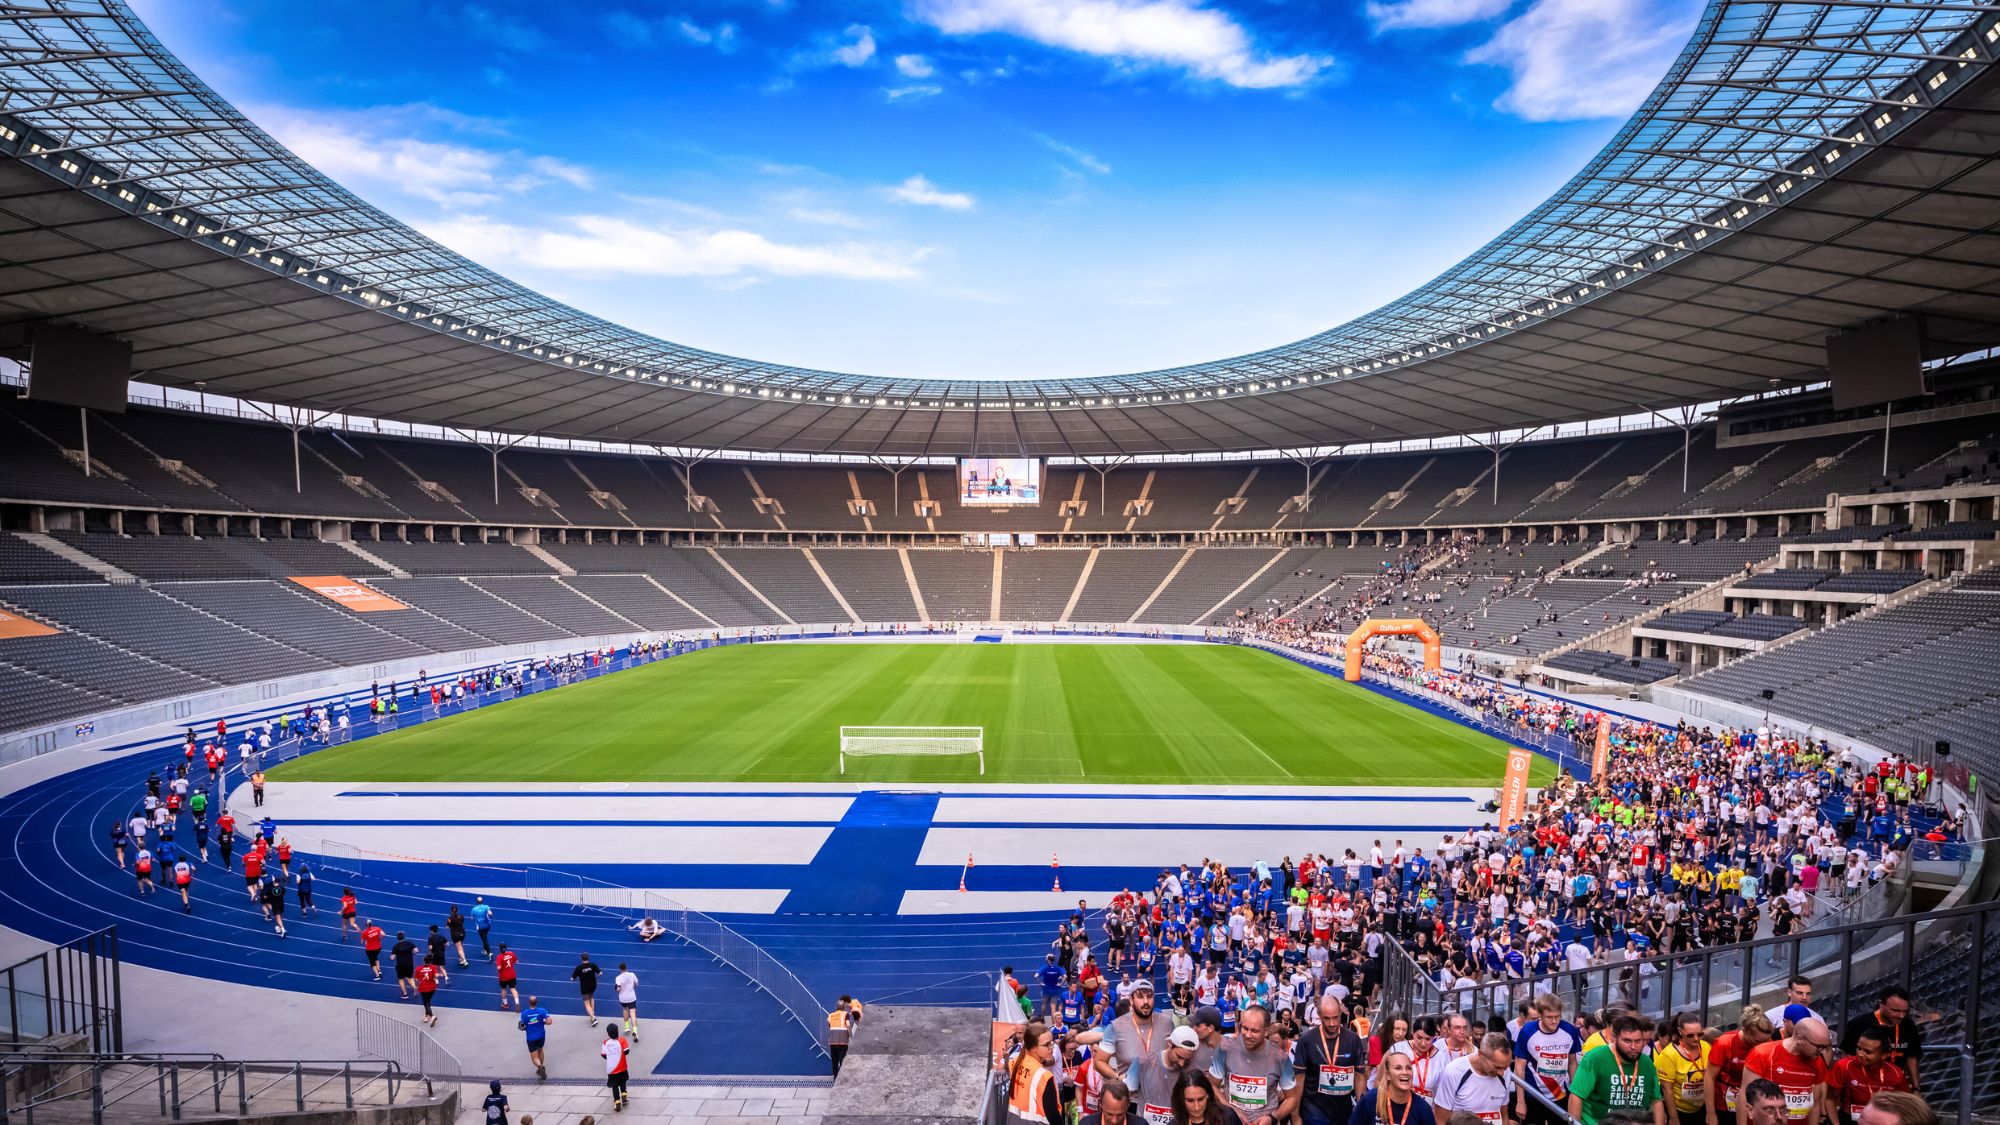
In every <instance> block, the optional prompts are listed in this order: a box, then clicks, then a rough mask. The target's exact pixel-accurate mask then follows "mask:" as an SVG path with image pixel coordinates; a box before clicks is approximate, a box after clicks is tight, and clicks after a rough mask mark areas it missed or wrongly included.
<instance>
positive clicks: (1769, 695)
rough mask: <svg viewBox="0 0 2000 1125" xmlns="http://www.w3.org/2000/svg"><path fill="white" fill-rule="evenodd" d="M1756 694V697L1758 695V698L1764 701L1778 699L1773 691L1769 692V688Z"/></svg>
mask: <svg viewBox="0 0 2000 1125" xmlns="http://www.w3.org/2000/svg"><path fill="white" fill-rule="evenodd" d="M1757 694H1758V695H1759V696H1760V697H1762V698H1764V699H1776V698H1778V693H1777V692H1775V691H1772V690H1771V689H1770V688H1765V689H1764V690H1763V691H1760V692H1758V693H1757Z"/></svg>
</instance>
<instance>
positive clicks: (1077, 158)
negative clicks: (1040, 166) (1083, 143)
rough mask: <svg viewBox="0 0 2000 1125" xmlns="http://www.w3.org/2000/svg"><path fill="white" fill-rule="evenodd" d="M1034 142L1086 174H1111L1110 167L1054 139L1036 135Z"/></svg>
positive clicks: (1088, 154) (1073, 146)
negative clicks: (1073, 164) (1067, 160)
mask: <svg viewBox="0 0 2000 1125" xmlns="http://www.w3.org/2000/svg"><path fill="white" fill-rule="evenodd" d="M1035 140H1037V141H1039V142H1041V145H1042V147H1044V148H1046V149H1048V150H1049V151H1050V152H1053V153H1055V154H1056V155H1057V156H1066V157H1068V158H1069V159H1070V160H1071V161H1072V162H1074V163H1075V164H1076V166H1077V167H1079V168H1082V169H1083V170H1084V171H1086V172H1095V173H1097V174H1098V175H1100V176H1108V175H1110V174H1111V165H1109V164H1106V163H1105V162H1104V161H1102V160H1099V159H1098V158H1097V157H1095V156H1093V155H1091V154H1090V153H1087V152H1085V151H1083V150H1082V149H1080V148H1077V147H1076V146H1075V145H1066V144H1064V143H1062V142H1061V141H1059V140H1056V139H1055V138H1054V137H1051V136H1047V135H1045V134H1042V133H1036V134H1035Z"/></svg>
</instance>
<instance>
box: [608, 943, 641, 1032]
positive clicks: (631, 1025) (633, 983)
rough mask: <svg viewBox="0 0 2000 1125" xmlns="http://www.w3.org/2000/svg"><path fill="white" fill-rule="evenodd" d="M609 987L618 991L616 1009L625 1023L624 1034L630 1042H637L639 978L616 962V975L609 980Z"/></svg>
mask: <svg viewBox="0 0 2000 1125" xmlns="http://www.w3.org/2000/svg"><path fill="white" fill-rule="evenodd" d="M611 986H612V987H613V988H615V989H617V990H618V1008H619V1012H620V1014H621V1015H622V1016H623V1017H624V1021H625V1034H627V1035H629V1036H631V1037H632V1042H634V1043H637V1042H638V1041H639V976H638V974H636V973H634V972H633V971H632V970H630V969H628V968H626V967H625V962H623V961H620V962H618V975H617V976H616V977H613V978H612V980H611Z"/></svg>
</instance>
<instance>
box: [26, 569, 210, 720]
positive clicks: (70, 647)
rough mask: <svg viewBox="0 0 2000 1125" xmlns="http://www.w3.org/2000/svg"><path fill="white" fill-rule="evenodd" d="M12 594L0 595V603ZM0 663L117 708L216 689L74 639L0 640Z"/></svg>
mask: <svg viewBox="0 0 2000 1125" xmlns="http://www.w3.org/2000/svg"><path fill="white" fill-rule="evenodd" d="M12 594H13V591H11V590H0V601H6V600H8V599H10V598H11V597H12ZM0 663H6V664H11V665H14V666H15V667H17V668H23V669H26V670H28V671H30V672H34V673H35V674H37V675H40V676H42V677H44V678H47V679H52V680H60V681H62V682H63V683H66V684H70V685H72V686H74V687H78V688H81V689H83V690H85V691H88V692H92V693H94V694H97V695H101V696H104V697H105V698H107V699H115V700H118V701H119V702H122V703H137V702H139V701H141V700H147V699H160V698H164V697H167V696H173V695H186V694H189V693H191V692H198V691H204V690H206V689H208V688H213V687H215V686H217V683H218V681H216V680H213V679H209V678H207V677H203V676H197V675H194V674H193V673H191V672H184V671H182V670H180V669H179V668H170V667H168V666H167V665H164V664H161V663H159V662H157V661H153V660H148V659H146V658H145V657H143V656H139V655H137V654H136V653H133V652H129V651H126V650H124V649H120V648H114V647H112V646H111V645H108V644H106V643H104V642H102V641H98V640H95V639H93V638H90V637H86V636H83V635H81V634H79V633H57V634H54V635H53V636H46V637H10V638H5V639H0Z"/></svg>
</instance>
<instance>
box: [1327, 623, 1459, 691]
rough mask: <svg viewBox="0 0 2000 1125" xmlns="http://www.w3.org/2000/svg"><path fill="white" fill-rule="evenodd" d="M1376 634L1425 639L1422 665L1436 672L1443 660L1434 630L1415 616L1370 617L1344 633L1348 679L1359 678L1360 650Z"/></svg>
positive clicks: (1356, 680) (1440, 646) (1356, 679)
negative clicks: (1345, 635) (1345, 637)
mask: <svg viewBox="0 0 2000 1125" xmlns="http://www.w3.org/2000/svg"><path fill="white" fill-rule="evenodd" d="M1376 637H1416V638H1417V639H1418V640H1421V641H1423V642H1424V668H1425V669H1426V670H1428V671H1432V672H1435V671H1437V670H1438V668H1439V667H1441V666H1442V665H1443V663H1444V657H1443V653H1442V648H1443V646H1442V645H1441V643H1440V642H1439V641H1438V635H1437V630H1436V629H1433V628H1431V627H1430V626H1429V625H1426V624H1425V623H1424V622H1422V621H1420V620H1418V619H1416V618H1414V617H1385V618H1382V619H1381V620H1369V621H1364V622H1362V623H1361V627H1360V628H1359V629H1356V630H1355V631H1354V632H1352V633H1349V634H1348V635H1347V672H1346V675H1347V679H1348V681H1349V682H1359V681H1360V679H1361V650H1362V648H1363V647H1365V646H1366V645H1367V644H1368V642H1369V641H1370V640H1372V639H1374V638H1376Z"/></svg>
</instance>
